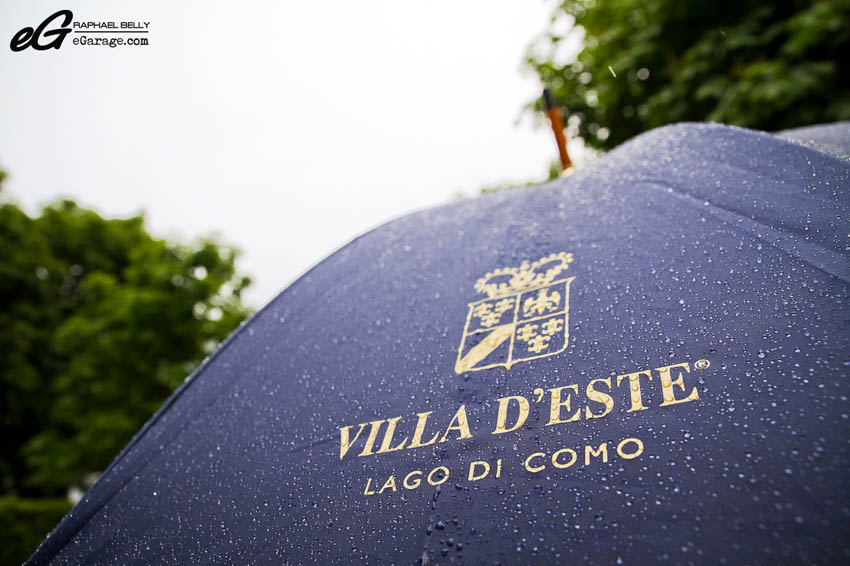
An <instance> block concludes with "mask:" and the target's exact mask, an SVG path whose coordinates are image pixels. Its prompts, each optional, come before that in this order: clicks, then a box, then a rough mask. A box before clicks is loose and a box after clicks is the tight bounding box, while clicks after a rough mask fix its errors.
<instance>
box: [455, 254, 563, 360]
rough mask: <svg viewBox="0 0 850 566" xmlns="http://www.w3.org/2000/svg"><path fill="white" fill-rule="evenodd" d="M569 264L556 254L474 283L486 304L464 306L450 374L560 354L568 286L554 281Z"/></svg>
mask: <svg viewBox="0 0 850 566" xmlns="http://www.w3.org/2000/svg"><path fill="white" fill-rule="evenodd" d="M572 261H573V255H572V254H570V253H565V252H561V253H557V254H552V255H550V256H546V257H542V258H540V259H539V260H537V261H534V262H531V263H529V262H528V261H524V262H523V263H522V265H520V266H519V267H508V268H502V269H496V270H495V271H491V272H490V273H488V274H486V275H485V276H484V277H482V278H481V279H479V280H478V281H477V282H476V283H475V290H476V291H478V292H479V293H483V294H485V295H487V298H485V299H480V300H478V301H475V302H472V303H469V313H468V314H467V316H466V326H465V327H464V329H463V337H462V338H461V340H460V347H459V348H458V352H457V363H456V364H455V372H457V373H465V372H468V371H477V370H482V369H488V368H493V367H497V366H503V367H505V368H507V369H511V366H513V365H514V364H517V363H519V362H525V361H528V360H534V359H536V358H543V357H545V356H552V355H554V354H557V353H559V352H563V351H564V350H565V349H566V347H567V342H568V340H569V330H568V322H569V312H570V308H569V304H570V303H569V300H570V283H572V281H573V279H575V277H568V278H565V279H559V280H555V278H556V277H557V276H558V275H559V274H560V273H561V272H562V271H564V270H565V269H567V267H569V264H570V263H572Z"/></svg>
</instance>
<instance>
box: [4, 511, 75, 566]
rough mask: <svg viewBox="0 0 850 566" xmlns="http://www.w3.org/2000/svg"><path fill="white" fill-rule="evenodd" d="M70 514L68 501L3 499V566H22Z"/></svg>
mask: <svg viewBox="0 0 850 566" xmlns="http://www.w3.org/2000/svg"><path fill="white" fill-rule="evenodd" d="M70 510H71V503H70V502H69V501H68V500H67V499H64V498H63V499H19V498H17V497H0V564H21V563H23V562H24V561H25V560H26V559H27V558H29V556H30V554H32V553H33V551H34V550H35V549H36V547H37V546H38V545H39V544H41V541H42V540H44V539H45V537H47V535H48V534H49V533H50V531H52V530H53V529H54V528H55V527H56V525H57V524H58V523H59V521H60V520H61V519H62V517H64V516H65V514H66V513H67V512H68V511H70Z"/></svg>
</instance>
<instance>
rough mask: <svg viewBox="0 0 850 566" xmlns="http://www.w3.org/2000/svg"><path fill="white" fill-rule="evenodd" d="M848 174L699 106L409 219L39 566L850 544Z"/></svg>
mask: <svg viewBox="0 0 850 566" xmlns="http://www.w3.org/2000/svg"><path fill="white" fill-rule="evenodd" d="M836 128H838V129H837V130H836V131H837V132H839V134H838V135H835V136H833V138H835V139H838V142H835V143H839V142H840V139H841V137H842V136H843V137H844V139H845V140H846V139H847V132H848V131H850V125H847V124H844V125H840V126H836ZM803 134H804V133H803ZM803 134H800V135H798V136H797V138H798V139H799V140H802V141H805V139H810V140H811V139H812V136H813V135H814V134H812V133H811V132H809V134H810V135H808V137H807V136H806V135H803ZM786 137H788V138H789V139H795V138H794V136H793V132H791V133H787V134H786ZM814 137H815V138H817V135H814ZM830 139H832V138H830ZM799 140H798V141H799ZM819 143H820V146H818V144H819ZM825 143H826V142H824V141H823V140H820V141H818V140H817V139H815V140H814V141H812V143H811V144H809V145H814V146H818V147H822V146H823V145H825ZM839 145H840V144H839ZM839 149H840V148H839ZM844 150H845V151H846V146H845V148H844ZM400 185H403V180H400ZM848 192H850V162H848V161H847V160H846V159H844V158H842V157H841V151H832V152H831V153H828V152H824V151H820V150H819V149H817V148H816V147H809V146H806V145H803V144H802V143H797V142H795V141H789V140H786V139H781V138H779V137H777V136H773V135H770V134H766V133H761V132H755V131H748V130H743V129H739V128H733V127H727V126H720V125H705V124H685V125H678V126H672V127H665V128H661V129H658V130H655V131H653V132H650V133H648V134H645V135H643V136H641V137H639V138H637V139H635V140H633V141H631V142H629V143H627V144H625V145H623V146H621V147H620V148H618V149H617V150H615V151H613V152H611V153H610V154H608V155H607V156H606V157H604V158H602V159H600V160H599V161H598V162H597V163H595V164H594V165H592V166H590V167H587V168H586V169H584V170H582V171H580V172H578V173H576V174H575V175H573V176H572V177H569V178H566V179H561V180H558V181H555V182H552V183H550V184H547V185H545V186H542V187H537V188H533V189H521V190H512V191H504V192H501V193H497V194H492V195H487V196H482V197H480V198H477V199H472V200H467V201H463V202H459V203H454V204H450V205H447V206H443V207H439V208H435V209H431V210H426V211H423V212H419V213H416V214H412V215H409V216H405V217H403V218H400V219H398V220H395V221H392V222H390V223H388V224H385V225H383V226H381V227H380V228H377V229H375V230H373V231H371V232H369V233H367V234H365V235H363V236H361V237H359V238H357V239H355V240H354V241H352V242H351V243H349V244H348V245H346V246H345V247H343V248H342V249H340V250H339V251H337V252H336V253H334V254H333V255H331V256H330V257H329V258H327V259H325V260H324V261H322V262H321V263H319V264H318V265H316V266H315V267H314V268H312V269H311V270H310V271H308V272H307V273H306V274H305V275H303V276H302V277H301V278H300V279H298V280H297V281H295V282H294V283H293V284H291V285H290V286H289V287H287V288H286V289H285V290H284V291H283V292H282V293H281V294H280V295H279V296H278V297H277V298H275V299H274V300H273V301H272V302H271V303H269V304H268V305H267V306H266V307H265V308H264V309H263V310H261V311H260V312H259V313H257V314H256V315H255V316H254V317H253V318H252V319H251V320H250V321H249V322H248V323H246V324H245V325H243V326H242V327H241V328H240V329H239V330H238V331H237V332H235V333H234V334H233V336H231V337H230V339H229V340H228V341H227V342H226V343H225V344H224V345H223V346H222V347H221V348H220V349H219V350H218V351H217V352H216V353H215V354H214V355H213V356H212V357H211V358H210V359H209V360H207V361H206V362H205V363H204V364H203V365H202V366H201V367H200V368H199V369H198V370H197V371H196V372H195V373H194V374H193V375H192V376H191V377H190V378H189V379H188V380H187V382H186V383H185V384H184V385H183V387H181V388H180V389H179V390H178V391H177V392H176V393H175V394H174V395H173V396H172V397H171V398H170V399H169V400H168V401H167V402H166V403H165V405H164V406H163V407H162V409H161V410H160V411H159V412H158V413H157V414H156V415H155V416H154V417H153V418H152V419H151V420H150V422H149V423H148V424H147V425H146V426H145V427H144V428H143V429H142V430H141V431H140V432H139V434H138V435H137V436H136V437H135V438H134V439H133V441H132V442H131V443H130V444H129V445H128V446H127V448H126V449H125V450H124V451H123V452H122V453H121V454H120V455H119V456H118V457H117V458H116V460H115V461H114V462H113V463H112V465H111V466H110V467H109V469H108V470H106V472H105V473H104V474H103V475H102V476H101V478H100V480H99V481H98V482H97V483H96V484H95V485H94V486H93V487H92V488H91V489H90V490H89V491H88V492H87V493H86V495H85V497H84V498H83V499H82V500H81V501H80V502H79V503H78V504H77V505H76V506H75V507H74V509H73V510H72V511H71V512H70V513H69V514H68V516H67V517H65V519H64V520H63V521H62V522H61V523H60V525H59V526H58V527H57V529H56V530H55V531H54V532H53V533H52V534H51V535H50V536H49V537H48V538H47V539H46V540H45V542H44V543H43V544H42V545H41V546H40V547H39V549H38V550H37V551H36V553H35V554H34V555H33V557H32V558H31V560H30V563H31V564H48V563H50V564H79V563H86V564H154V563H156V564H162V563H166V564H190V563H209V564H276V565H277V564H282V563H292V564H298V563H306V562H319V563H322V564H348V563H353V562H364V563H375V564H390V563H396V564H411V563H417V562H421V563H423V564H427V563H446V562H459V561H461V560H463V561H466V562H469V563H502V564H510V563H540V564H551V563H558V562H563V563H568V562H576V561H588V562H593V563H605V564H611V563H619V562H623V563H634V562H648V563H656V562H658V561H661V560H669V561H672V562H675V563H686V562H696V563H700V562H710V563H718V562H719V563H743V562H772V561H775V562H789V561H791V560H802V561H804V562H806V563H810V562H832V561H838V560H841V559H846V557H847V556H848V553H850V542H848V541H850V482H848V481H847V469H848V466H850V452H849V451H850V446H848V443H847V438H848V436H850V434H849V433H850V401H849V400H850V309H848V299H850V297H848V289H850V285H848V275H850V269H848V267H850V260H848V254H849V253H850V252H848V250H849V249H850V241H848V227H849V225H848V218H850V200H848ZM288 245H293V243H285V242H282V243H281V248H282V249H285V248H286V246H288ZM284 259H285V258H284V257H283V256H282V258H281V260H282V261H283V260H284Z"/></svg>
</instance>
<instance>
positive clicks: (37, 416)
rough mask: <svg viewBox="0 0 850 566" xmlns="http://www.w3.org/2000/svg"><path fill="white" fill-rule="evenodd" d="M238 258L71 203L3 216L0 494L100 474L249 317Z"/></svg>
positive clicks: (6, 209)
mask: <svg viewBox="0 0 850 566" xmlns="http://www.w3.org/2000/svg"><path fill="white" fill-rule="evenodd" d="M236 255H237V254H236V251H235V250H233V249H231V248H228V247H225V246H221V245H219V244H217V243H216V242H214V241H211V240H203V241H200V242H197V243H193V244H191V245H181V244H177V243H172V242H167V241H164V240H161V239H157V238H154V237H153V236H151V235H150V234H149V233H148V232H147V230H146V229H145V223H144V218H143V217H142V216H135V217H132V218H127V219H117V220H108V219H104V218H102V217H101V216H99V215H98V214H96V213H95V212H93V211H91V210H86V209H84V208H81V207H79V206H77V205H76V204H75V203H73V202H71V201H67V200H63V201H59V202H55V203H53V204H51V205H49V206H47V207H45V208H44V209H43V210H42V211H41V213H40V215H39V216H37V217H30V216H28V215H27V214H26V213H25V212H24V211H22V210H21V209H20V208H19V207H17V206H15V205H13V204H5V205H2V206H0V256H2V257H0V387H2V393H3V394H2V400H0V404H2V406H0V494H3V493H5V494H10V495H25V496H30V497H32V496H37V497H43V496H50V495H55V494H64V493H65V490H66V489H67V488H68V486H70V485H84V482H85V478H86V477H87V476H88V475H89V474H92V473H95V472H98V471H102V470H103V469H105V467H106V466H107V465H108V464H109V462H110V461H111V460H112V459H113V458H114V457H115V456H116V455H117V454H118V452H119V451H120V449H121V448H122V447H123V446H124V445H125V444H126V443H127V442H128V441H129V440H130V438H131V437H132V435H133V434H134V433H135V432H136V431H137V430H138V429H139V428H140V427H141V426H142V424H143V423H144V422H145V421H146V420H147V419H148V418H149V417H150V416H151V415H152V414H153V412H154V411H155V410H156V409H157V408H158V407H159V405H160V404H161V403H162V402H163V401H164V400H165V398H166V397H167V396H168V395H169V393H170V392H171V391H173V390H174V388H175V387H177V386H178V385H179V384H180V383H181V382H182V381H183V380H184V378H185V377H186V376H187V375H188V374H189V373H190V372H191V371H192V370H193V368H194V367H196V366H197V364H198V363H199V362H201V361H202V360H203V358H204V356H206V355H207V354H208V353H209V352H210V351H211V350H212V349H213V348H214V347H215V346H216V344H217V343H218V342H219V341H221V340H222V339H223V338H225V337H226V336H227V335H228V334H229V333H230V332H231V331H232V330H233V329H234V328H235V327H236V326H237V325H239V323H240V322H241V321H242V320H243V319H244V318H245V316H246V315H247V314H248V311H247V309H246V307H245V306H243V304H242V302H241V300H240V293H241V292H242V290H243V289H244V288H245V287H246V286H247V285H248V284H249V283H250V281H249V279H248V278H246V277H243V276H241V275H238V274H237V273H236V270H235V267H234V261H235V259H236Z"/></svg>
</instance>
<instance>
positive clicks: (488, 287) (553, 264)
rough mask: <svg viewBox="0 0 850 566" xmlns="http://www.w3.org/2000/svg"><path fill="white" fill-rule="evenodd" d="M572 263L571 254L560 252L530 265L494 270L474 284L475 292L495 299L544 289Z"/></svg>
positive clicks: (523, 264)
mask: <svg viewBox="0 0 850 566" xmlns="http://www.w3.org/2000/svg"><path fill="white" fill-rule="evenodd" d="M572 261H573V254H570V253H566V252H560V253H556V254H552V255H549V256H546V257H541V258H540V259H538V260H537V261H533V262H531V263H529V262H528V261H523V262H522V264H521V265H520V266H519V267H503V268H500V269H495V270H493V271H491V272H490V273H488V274H487V275H485V276H484V277H482V278H481V279H479V280H478V281H476V282H475V290H476V291H478V292H479V293H486V294H487V296H488V297H489V298H491V299H495V298H498V297H504V296H507V295H516V294H517V293H522V292H523V291H530V290H532V289H537V288H540V287H545V286H546V285H548V284H549V283H551V282H552V281H553V280H554V279H555V277H557V276H558V274H559V273H561V272H562V271H563V270H565V269H567V267H569V264H570V263H572ZM538 270H539V271H538Z"/></svg>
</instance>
